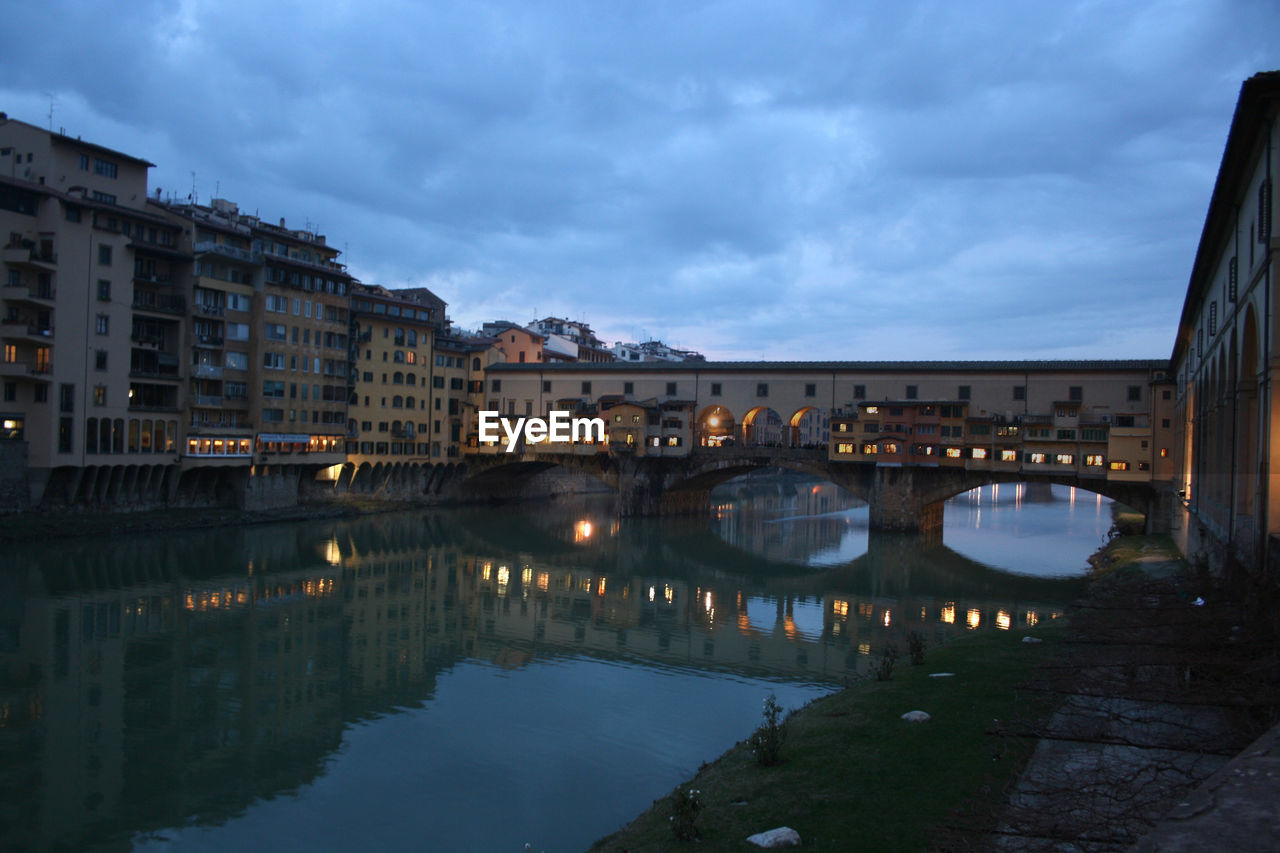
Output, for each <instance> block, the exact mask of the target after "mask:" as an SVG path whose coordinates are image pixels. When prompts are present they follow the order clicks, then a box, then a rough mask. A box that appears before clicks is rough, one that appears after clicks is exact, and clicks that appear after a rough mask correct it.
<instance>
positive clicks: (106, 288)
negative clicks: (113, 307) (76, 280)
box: [98, 278, 111, 302]
mask: <svg viewBox="0 0 1280 853" xmlns="http://www.w3.org/2000/svg"><path fill="white" fill-rule="evenodd" d="M98 301H99V302H110V301H111V282H110V281H109V280H108V279H105V278H100V279H98Z"/></svg>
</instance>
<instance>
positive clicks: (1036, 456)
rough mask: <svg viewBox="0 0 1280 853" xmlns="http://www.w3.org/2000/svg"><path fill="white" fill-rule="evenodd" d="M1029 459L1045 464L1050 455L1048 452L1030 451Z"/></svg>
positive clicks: (1038, 463)
mask: <svg viewBox="0 0 1280 853" xmlns="http://www.w3.org/2000/svg"><path fill="white" fill-rule="evenodd" d="M1027 461H1029V462H1034V463H1035V464H1037V465H1043V464H1044V463H1045V462H1047V461H1049V456H1048V454H1046V453H1028V454H1027Z"/></svg>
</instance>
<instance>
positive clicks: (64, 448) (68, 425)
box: [58, 418, 73, 453]
mask: <svg viewBox="0 0 1280 853" xmlns="http://www.w3.org/2000/svg"><path fill="white" fill-rule="evenodd" d="M72 423H73V422H72V419H71V418H58V452H59V453H70V452H71V439H72V432H73V426H72Z"/></svg>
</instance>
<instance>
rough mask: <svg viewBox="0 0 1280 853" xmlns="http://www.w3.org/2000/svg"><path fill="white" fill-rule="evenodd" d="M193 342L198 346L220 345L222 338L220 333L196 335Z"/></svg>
mask: <svg viewBox="0 0 1280 853" xmlns="http://www.w3.org/2000/svg"><path fill="white" fill-rule="evenodd" d="M195 344H196V346H198V347H220V346H222V344H223V338H222V335H196V336H195Z"/></svg>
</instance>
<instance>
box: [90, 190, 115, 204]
mask: <svg viewBox="0 0 1280 853" xmlns="http://www.w3.org/2000/svg"><path fill="white" fill-rule="evenodd" d="M92 197H93V200H94V201H100V202H102V203H103V204H115V203H116V197H115V196H114V195H112V194H111V193H104V192H102V191H100V190H94V191H93V196H92Z"/></svg>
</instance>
